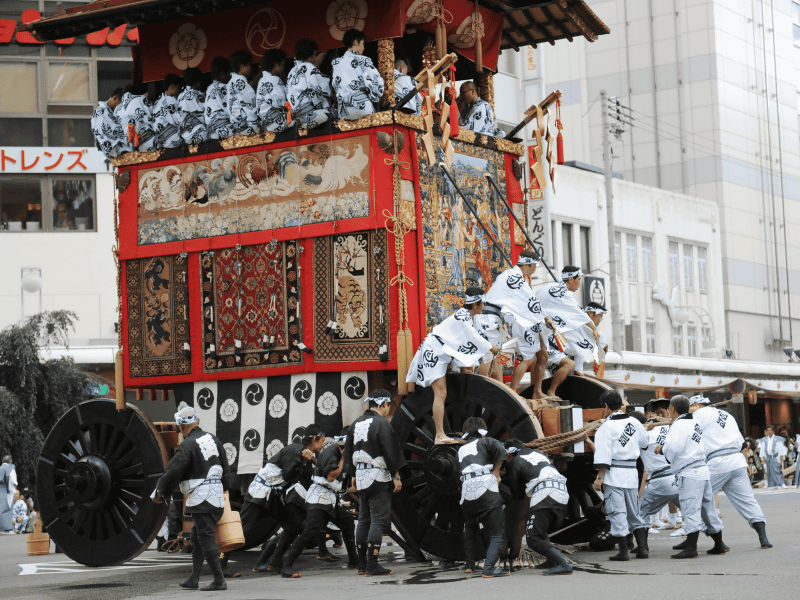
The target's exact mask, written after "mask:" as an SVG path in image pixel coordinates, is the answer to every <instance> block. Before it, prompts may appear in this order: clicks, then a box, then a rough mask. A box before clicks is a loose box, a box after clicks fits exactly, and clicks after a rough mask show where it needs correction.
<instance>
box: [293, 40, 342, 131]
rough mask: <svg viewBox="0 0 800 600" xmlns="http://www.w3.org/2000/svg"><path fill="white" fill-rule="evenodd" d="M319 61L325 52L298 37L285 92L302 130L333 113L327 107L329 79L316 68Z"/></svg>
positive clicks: (312, 41) (333, 110)
mask: <svg viewBox="0 0 800 600" xmlns="http://www.w3.org/2000/svg"><path fill="white" fill-rule="evenodd" d="M323 60H325V52H323V51H320V49H319V46H317V43H316V42H315V41H314V40H310V39H308V38H303V39H301V40H298V42H297V45H296V46H295V52H294V66H293V67H292V70H291V71H289V75H288V76H287V77H286V95H287V97H288V98H289V104H291V106H292V116H293V118H295V119H297V120H298V122H299V126H300V127H304V128H305V129H313V128H314V127H319V126H320V125H322V124H323V123H327V122H328V121H329V120H331V118H333V116H334V114H335V112H336V111H335V109H334V108H333V107H332V106H331V80H330V79H328V78H327V77H325V75H323V74H322V72H320V70H319V66H320V65H321V64H322V61H323Z"/></svg>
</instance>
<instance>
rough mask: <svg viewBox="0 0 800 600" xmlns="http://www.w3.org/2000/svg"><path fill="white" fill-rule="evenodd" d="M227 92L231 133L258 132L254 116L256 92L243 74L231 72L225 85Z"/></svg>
mask: <svg viewBox="0 0 800 600" xmlns="http://www.w3.org/2000/svg"><path fill="white" fill-rule="evenodd" d="M225 89H226V91H227V94H228V115H229V116H230V119H231V127H232V134H233V135H254V134H256V133H258V119H257V117H256V93H255V91H254V90H253V86H251V85H250V83H249V82H248V81H247V78H246V77H245V76H244V75H239V73H231V78H230V80H229V81H228V83H227V84H226V85H225Z"/></svg>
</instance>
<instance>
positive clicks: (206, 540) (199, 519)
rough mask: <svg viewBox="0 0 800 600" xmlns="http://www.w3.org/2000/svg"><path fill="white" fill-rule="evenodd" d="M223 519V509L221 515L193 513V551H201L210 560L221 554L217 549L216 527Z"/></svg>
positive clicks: (220, 511)
mask: <svg viewBox="0 0 800 600" xmlns="http://www.w3.org/2000/svg"><path fill="white" fill-rule="evenodd" d="M221 517H222V509H220V510H219V513H216V512H214V513H192V519H193V522H194V525H193V526H192V551H193V552H194V551H195V550H194V549H195V548H197V549H198V550H200V551H201V552H202V553H203V554H204V555H205V557H206V560H208V557H209V556H214V555H216V554H218V553H219V550H218V549H217V538H216V536H215V535H214V527H215V525H216V523H217V521H219V520H220V518H221Z"/></svg>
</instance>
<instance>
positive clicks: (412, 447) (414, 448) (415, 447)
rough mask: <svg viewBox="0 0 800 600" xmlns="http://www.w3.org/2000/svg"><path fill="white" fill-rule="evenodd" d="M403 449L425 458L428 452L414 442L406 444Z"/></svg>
mask: <svg viewBox="0 0 800 600" xmlns="http://www.w3.org/2000/svg"><path fill="white" fill-rule="evenodd" d="M403 448H405V449H406V450H408V451H409V452H412V453H413V454H419V455H420V456H425V453H426V452H427V448H423V447H422V446H420V445H418V444H414V443H413V442H405V443H404V444H403Z"/></svg>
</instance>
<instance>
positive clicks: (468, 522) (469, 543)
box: [464, 505, 506, 563]
mask: <svg viewBox="0 0 800 600" xmlns="http://www.w3.org/2000/svg"><path fill="white" fill-rule="evenodd" d="M505 524H506V523H505V515H504V514H503V506H502V505H501V506H495V507H494V508H490V509H488V510H485V511H482V512H472V511H464V550H465V552H466V555H467V562H468V563H471V562H473V561H474V560H475V558H474V557H475V548H476V547H477V546H476V542H477V541H478V534H479V533H480V526H481V525H483V533H484V535H485V536H486V537H488V538H489V540H491V538H493V537H496V536H501V537H502V536H503V534H504V533H505Z"/></svg>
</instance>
